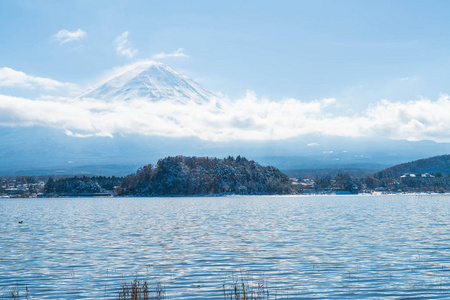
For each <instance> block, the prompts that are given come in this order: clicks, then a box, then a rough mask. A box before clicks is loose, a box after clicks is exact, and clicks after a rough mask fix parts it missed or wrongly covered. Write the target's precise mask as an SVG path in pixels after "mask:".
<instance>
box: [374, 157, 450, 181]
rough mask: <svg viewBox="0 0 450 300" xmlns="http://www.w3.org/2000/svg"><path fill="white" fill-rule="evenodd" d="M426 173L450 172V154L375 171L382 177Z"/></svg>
mask: <svg viewBox="0 0 450 300" xmlns="http://www.w3.org/2000/svg"><path fill="white" fill-rule="evenodd" d="M406 173H410V174H424V173H429V174H433V173H441V174H449V173H450V155H448V154H447V155H440V156H434V157H430V158H426V159H419V160H416V161H412V162H408V163H404V164H400V165H396V166H393V167H390V168H387V169H384V170H382V171H380V172H377V173H375V175H374V177H375V178H378V179H382V178H399V177H400V176H402V175H403V174H406Z"/></svg>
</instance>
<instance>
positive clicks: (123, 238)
mask: <svg viewBox="0 0 450 300" xmlns="http://www.w3.org/2000/svg"><path fill="white" fill-rule="evenodd" d="M449 217H450V196H449V195H391V196H299V197H269V196H267V197H211V198H208V197H199V198H85V199H83V198H78V199H77V198H64V199H0V299H1V298H2V297H4V298H5V299H6V295H7V293H8V291H10V289H11V288H12V287H15V286H16V287H19V288H20V289H21V292H22V293H23V291H24V290H23V287H24V286H25V285H26V286H28V288H29V290H30V298H31V299H114V297H115V296H116V293H117V289H118V288H119V286H120V284H121V283H123V282H130V281H131V280H133V279H134V278H136V277H137V278H139V279H146V280H148V281H149V282H150V284H151V286H152V285H154V284H156V283H158V282H160V283H162V284H163V285H165V287H166V291H167V296H168V297H169V299H223V291H222V284H223V283H224V282H231V280H232V278H233V276H240V274H241V273H242V274H244V276H245V277H246V278H253V277H254V278H260V279H261V278H262V279H264V280H265V281H266V282H267V284H268V286H269V290H271V291H273V292H274V291H277V293H278V295H279V298H280V296H282V295H285V294H287V295H288V297H289V299H377V298H378V299H402V298H403V299H411V298H415V299H445V298H447V299H448V298H450V226H449V222H450V218H449ZM21 220H23V224H19V223H18V221H21ZM281 298H282V297H281Z"/></svg>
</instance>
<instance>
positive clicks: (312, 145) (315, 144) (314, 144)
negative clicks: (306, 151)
mask: <svg viewBox="0 0 450 300" xmlns="http://www.w3.org/2000/svg"><path fill="white" fill-rule="evenodd" d="M306 146H308V147H318V146H320V144H318V143H308V144H306Z"/></svg>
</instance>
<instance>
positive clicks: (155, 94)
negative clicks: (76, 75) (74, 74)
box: [79, 61, 217, 104]
mask: <svg viewBox="0 0 450 300" xmlns="http://www.w3.org/2000/svg"><path fill="white" fill-rule="evenodd" d="M215 97H217V96H216V95H214V94H213V93H211V92H209V91H208V90H206V89H205V88H204V87H202V86H201V85H200V84H198V83H196V82H195V81H193V80H191V79H189V78H187V77H186V76H183V75H181V74H179V73H177V72H175V71H174V70H172V69H171V68H169V67H168V66H166V65H164V64H162V63H158V62H154V61H147V62H141V63H139V64H136V65H133V66H132V67H131V68H128V69H127V70H126V71H124V72H122V73H121V74H119V75H116V76H115V77H113V78H111V79H109V80H108V81H106V82H103V83H102V84H100V85H98V86H96V87H94V88H92V89H90V90H88V91H87V92H85V93H83V94H82V95H80V96H79V98H95V99H98V100H105V101H115V100H120V101H123V100H125V101H129V100H133V99H146V100H150V101H160V100H172V101H176V102H179V103H188V102H189V101H194V102H196V103H198V104H201V103H204V102H208V101H209V100H210V99H212V98H215Z"/></svg>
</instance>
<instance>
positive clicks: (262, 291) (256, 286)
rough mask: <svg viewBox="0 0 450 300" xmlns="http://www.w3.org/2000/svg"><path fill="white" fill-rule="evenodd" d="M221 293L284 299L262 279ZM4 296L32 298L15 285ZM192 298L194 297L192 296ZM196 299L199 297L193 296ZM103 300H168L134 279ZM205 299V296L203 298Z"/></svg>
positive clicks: (157, 287) (160, 290)
mask: <svg viewBox="0 0 450 300" xmlns="http://www.w3.org/2000/svg"><path fill="white" fill-rule="evenodd" d="M219 290H220V292H221V293H223V299H224V300H233V299H235V300H272V299H273V300H278V299H280V300H281V299H284V298H280V297H279V296H278V293H277V291H276V290H275V291H273V290H269V287H268V283H267V281H265V280H264V279H255V278H252V277H244V276H243V275H241V276H240V277H233V278H232V279H231V282H224V283H223V284H222V286H221V287H218V291H219ZM0 291H5V292H6V294H3V295H0V300H6V299H11V300H21V299H22V300H28V299H32V298H34V297H32V296H30V290H29V288H28V286H25V287H24V288H23V287H22V289H21V287H19V285H16V286H14V287H12V288H11V289H9V290H8V289H5V287H3V288H1V289H0ZM193 296H194V295H193ZM195 296H196V297H198V296H199V295H195ZM104 298H105V299H117V300H169V299H170V297H169V296H168V293H167V290H166V287H165V286H164V285H163V284H161V283H156V284H154V285H152V284H150V283H149V282H148V281H147V280H139V279H137V278H136V279H134V280H133V281H131V282H130V283H122V284H121V285H120V287H118V288H117V291H116V293H115V295H114V296H113V295H105V296H104ZM204 299H207V295H205V298H204Z"/></svg>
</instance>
